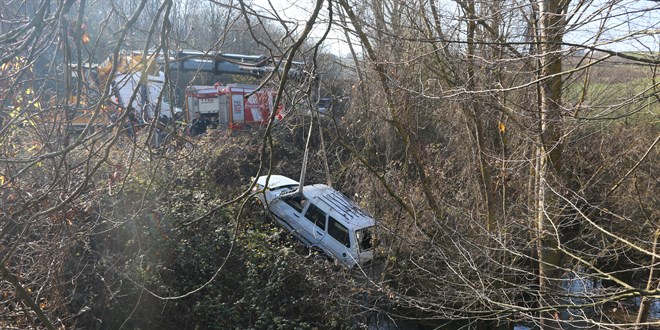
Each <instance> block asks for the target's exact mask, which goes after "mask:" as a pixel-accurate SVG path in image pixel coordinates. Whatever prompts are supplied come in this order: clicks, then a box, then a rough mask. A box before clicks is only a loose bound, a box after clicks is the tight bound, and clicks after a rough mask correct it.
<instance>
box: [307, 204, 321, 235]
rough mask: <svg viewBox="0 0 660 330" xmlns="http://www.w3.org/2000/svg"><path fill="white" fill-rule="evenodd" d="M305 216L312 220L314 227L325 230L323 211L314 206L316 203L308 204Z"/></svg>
mask: <svg viewBox="0 0 660 330" xmlns="http://www.w3.org/2000/svg"><path fill="white" fill-rule="evenodd" d="M305 218H307V220H309V221H311V222H313V223H314V224H315V225H316V227H319V228H321V229H322V230H325V212H323V211H321V209H319V208H318V207H316V205H314V204H310V205H309V208H308V209H307V213H305Z"/></svg>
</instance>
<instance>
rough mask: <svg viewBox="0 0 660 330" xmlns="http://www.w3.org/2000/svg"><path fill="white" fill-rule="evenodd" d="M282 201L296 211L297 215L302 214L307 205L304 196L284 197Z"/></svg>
mask: <svg viewBox="0 0 660 330" xmlns="http://www.w3.org/2000/svg"><path fill="white" fill-rule="evenodd" d="M282 200H283V201H284V202H285V203H287V204H289V205H290V206H291V207H293V208H294V209H296V211H298V212H299V213H302V210H303V209H304V208H305V204H307V198H305V197H304V196H298V195H296V196H291V197H285V198H282Z"/></svg>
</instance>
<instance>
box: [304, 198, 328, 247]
mask: <svg viewBox="0 0 660 330" xmlns="http://www.w3.org/2000/svg"><path fill="white" fill-rule="evenodd" d="M326 218H327V215H326V214H325V212H323V211H322V210H321V209H320V208H318V207H317V206H316V205H314V204H313V203H309V207H308V208H307V211H306V212H305V220H304V221H303V223H302V224H301V234H302V235H303V236H305V239H306V240H308V241H309V242H310V244H311V245H314V244H318V243H319V242H320V241H321V240H322V239H323V236H325V223H326Z"/></svg>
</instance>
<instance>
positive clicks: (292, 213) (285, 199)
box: [269, 194, 309, 238]
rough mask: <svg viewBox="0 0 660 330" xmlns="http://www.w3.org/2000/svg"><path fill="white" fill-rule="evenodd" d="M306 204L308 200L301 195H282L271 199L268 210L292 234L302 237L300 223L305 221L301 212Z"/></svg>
mask: <svg viewBox="0 0 660 330" xmlns="http://www.w3.org/2000/svg"><path fill="white" fill-rule="evenodd" d="M307 204H309V201H308V200H307V198H305V196H302V195H297V194H296V195H290V196H282V197H280V198H275V199H274V200H273V201H271V203H270V206H269V210H270V212H271V213H272V214H273V215H274V216H275V218H276V220H277V222H279V223H280V224H281V225H283V226H284V227H285V228H286V229H288V230H289V231H291V232H292V233H293V234H294V235H296V236H299V237H301V238H302V237H303V234H302V232H303V229H302V224H304V223H305V222H306V221H307V220H305V219H304V217H303V213H304V212H305V209H306V207H307Z"/></svg>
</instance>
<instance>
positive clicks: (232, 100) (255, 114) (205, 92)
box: [185, 84, 283, 129]
mask: <svg viewBox="0 0 660 330" xmlns="http://www.w3.org/2000/svg"><path fill="white" fill-rule="evenodd" d="M257 88H258V86H256V85H248V84H227V85H221V84H216V85H215V86H190V87H188V88H187V89H186V111H185V117H186V119H187V120H188V121H192V118H193V116H194V114H195V113H199V114H200V115H201V116H203V117H204V118H205V119H206V120H207V121H209V122H211V124H212V125H219V126H222V127H229V128H233V129H240V128H251V127H261V126H265V125H266V124H268V119H269V117H270V115H271V114H272V113H273V111H276V112H277V116H278V117H276V118H277V119H281V112H282V110H283V108H282V106H281V105H278V106H275V104H274V102H275V97H276V95H277V94H276V91H275V90H273V89H261V90H258V91H257Z"/></svg>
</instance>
